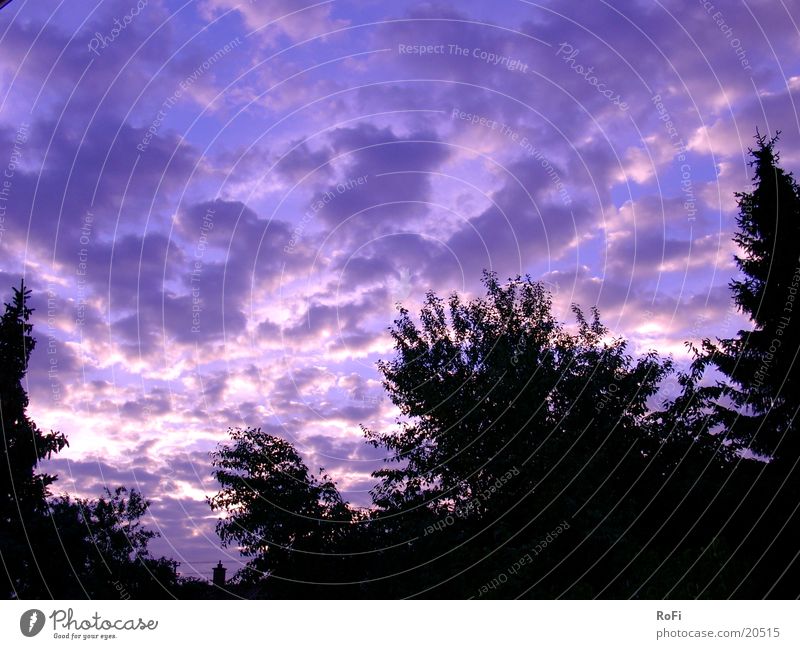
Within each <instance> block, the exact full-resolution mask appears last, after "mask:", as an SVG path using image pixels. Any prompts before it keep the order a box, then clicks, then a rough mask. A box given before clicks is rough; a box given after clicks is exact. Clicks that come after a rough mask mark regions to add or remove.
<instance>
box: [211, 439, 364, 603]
mask: <svg viewBox="0 0 800 649" xmlns="http://www.w3.org/2000/svg"><path fill="white" fill-rule="evenodd" d="M229 434H230V437H231V440H232V442H233V443H232V444H230V445H229V444H221V445H220V446H219V447H218V448H217V450H216V451H214V452H213V453H212V463H213V466H214V477H215V478H216V480H217V481H218V482H219V483H220V486H221V489H220V491H219V492H218V493H217V494H216V495H215V496H213V497H211V498H209V499H208V503H209V505H210V506H211V509H212V510H214V511H221V512H224V513H225V514H226V516H225V517H224V518H222V519H220V521H219V522H218V523H217V533H218V534H219V536H220V538H221V539H222V543H223V545H224V546H226V545H229V544H231V543H236V544H237V545H238V546H239V547H240V551H241V553H242V554H243V555H244V556H246V557H250V561H249V562H248V565H247V568H246V569H245V570H243V571H241V572H240V574H239V575H238V578H239V580H240V581H242V582H245V583H248V584H253V583H258V582H262V581H265V579H266V578H270V582H269V584H270V591H269V593H268V594H270V595H274V594H276V593H283V594H290V593H293V592H294V589H295V587H296V586H297V587H299V588H300V590H301V591H302V592H303V593H304V594H307V593H308V591H310V590H313V589H311V588H309V587H308V586H306V587H305V588H303V584H304V583H305V584H315V583H325V581H326V579H325V577H326V574H327V573H328V572H329V571H330V570H332V568H331V567H330V564H331V563H333V564H336V563H339V562H340V561H339V559H337V557H336V556H335V553H336V550H337V548H338V547H340V546H341V544H342V543H341V542H342V540H343V539H344V537H345V536H346V534H347V532H348V529H349V527H350V525H351V524H352V523H353V520H354V512H353V511H352V510H351V509H350V508H349V507H348V505H347V503H345V502H344V501H343V500H342V498H341V496H340V495H339V492H338V491H337V489H336V486H335V484H334V483H333V482H332V481H331V480H330V478H329V477H328V476H327V475H325V474H324V473H322V469H320V476H319V477H315V476H313V475H311V474H310V473H309V471H308V468H307V467H306V465H305V464H304V463H303V461H302V459H301V458H300V456H299V454H298V453H297V451H296V450H295V449H294V447H293V446H292V445H291V444H290V443H289V442H287V441H285V440H283V439H281V438H279V437H275V436H274V435H269V434H267V433H265V432H263V431H262V430H261V429H260V428H246V429H232V430H230V431H229ZM327 555H331V556H327ZM340 577H341V575H339V578H340Z"/></svg>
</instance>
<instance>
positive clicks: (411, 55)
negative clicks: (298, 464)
mask: <svg viewBox="0 0 800 649" xmlns="http://www.w3.org/2000/svg"><path fill="white" fill-rule="evenodd" d="M612 5H613V6H612ZM115 20H116V21H118V22H117V23H115ZM799 23H800V8H799V7H798V6H797V4H796V3H786V4H785V3H783V2H776V1H775V0H748V1H747V2H726V3H724V4H723V3H721V2H720V3H719V7H716V6H713V5H712V3H711V2H703V1H696V2H690V1H687V0H672V1H669V2H658V1H657V0H654V1H643V0H640V1H635V0H622V1H618V2H614V3H605V2H603V1H602V0H599V1H598V0H591V1H589V0H578V1H570V2H566V1H564V2H543V3H539V4H536V3H532V2H525V1H523V0H505V1H503V2H494V3H487V2H469V1H463V0H462V1H459V2H458V3H455V2H452V3H448V2H402V1H398V2H392V3H388V2H377V1H374V0H359V1H358V2H347V1H344V0H335V1H332V2H321V3H315V2H312V0H298V1H293V0H253V1H251V2H246V1H244V2H239V1H238V0H199V1H197V2H186V3H185V4H182V3H181V2H171V1H167V0H147V1H145V0H140V1H139V4H138V5H137V4H136V3H133V2H129V1H128V0H120V1H118V2H78V3H76V2H65V1H62V2H61V3H58V4H57V3H52V2H49V3H41V2H33V0H15V1H14V2H12V3H11V4H10V5H8V6H7V7H6V8H5V9H3V10H2V11H0V39H2V56H0V78H1V79H2V83H1V84H0V102H2V103H1V104H0V173H2V174H3V177H2V178H0V217H1V218H2V221H0V255H2V256H0V259H2V262H0V263H1V265H0V286H2V287H5V288H3V297H4V299H7V296H8V295H9V294H10V286H11V285H12V284H18V282H19V278H20V276H22V275H24V276H25V279H26V281H27V283H28V284H29V285H30V287H31V288H32V289H33V291H34V300H33V302H34V306H35V307H36V308H37V311H36V313H35V326H36V336H37V339H38V348H37V350H36V351H35V353H34V355H33V360H32V365H31V368H30V372H29V376H28V389H29V392H30V396H31V408H30V411H31V414H32V416H33V417H34V419H35V420H36V421H37V423H38V424H39V425H40V427H42V428H43V429H50V428H53V429H59V430H61V431H62V432H64V433H66V434H67V435H68V437H69V440H70V447H69V448H68V449H66V450H65V451H64V452H62V453H61V454H60V455H59V458H58V459H57V460H55V461H53V462H52V465H53V466H52V468H53V469H54V470H56V471H57V472H58V473H59V475H60V480H59V482H58V483H57V488H58V489H61V490H65V491H68V492H70V493H76V494H80V495H83V496H92V495H95V496H96V495H98V494H99V493H100V490H101V488H102V486H103V485H108V486H110V487H113V486H115V485H117V484H125V485H128V486H131V487H133V486H135V487H138V488H139V489H141V490H142V491H143V492H144V493H145V495H146V496H147V497H148V498H150V499H151V500H152V502H153V515H154V518H153V520H152V521H151V522H152V524H154V525H156V526H157V527H158V528H159V529H160V531H161V532H162V534H163V537H162V539H161V540H159V541H158V543H157V545H156V549H157V550H158V551H159V552H164V553H167V554H169V555H171V556H174V557H175V558H177V559H179V560H180V561H182V562H183V565H182V568H181V569H182V571H183V572H184V573H185V574H193V573H194V572H198V573H201V574H203V575H205V576H207V575H208V573H209V572H210V564H211V563H212V562H214V563H215V562H216V561H217V560H218V559H220V558H222V559H223V560H224V561H225V562H226V563H227V564H229V565H230V564H231V563H232V562H233V561H234V558H235V557H236V556H237V555H236V552H235V550H227V551H223V550H221V549H220V548H219V539H218V538H217V537H216V535H215V534H214V531H213V527H214V522H215V519H214V518H213V516H212V515H211V512H210V510H209V509H208V507H207V505H206V504H205V503H204V500H203V498H204V496H205V495H206V494H209V493H212V492H213V491H214V490H215V486H216V485H215V483H214V482H213V480H212V479H211V477H210V465H209V460H208V451H209V450H211V449H212V448H213V447H214V446H215V445H216V444H217V443H218V442H220V441H223V440H224V439H225V438H226V430H227V428H228V427H230V426H246V425H257V426H261V427H262V428H263V429H265V430H267V431H269V432H272V433H275V434H278V435H281V436H283V437H285V438H287V439H289V440H291V441H292V442H293V443H294V444H295V445H296V446H297V447H298V449H299V450H300V451H301V452H302V454H303V456H304V457H305V458H306V460H307V463H308V465H309V466H310V467H311V468H312V469H314V470H316V468H317V467H319V466H324V467H326V469H327V470H328V471H329V472H330V473H331V475H332V476H334V477H335V479H336V480H337V482H338V483H339V485H340V487H341V488H342V489H343V490H344V491H345V492H346V494H347V496H348V498H350V499H351V501H352V502H355V503H359V504H365V503H366V502H368V494H367V491H368V490H369V488H370V487H371V486H372V480H371V479H370V477H369V473H370V472H371V471H372V470H373V469H375V468H376V467H377V466H378V464H379V463H380V460H381V454H380V453H379V452H377V451H376V450H375V449H372V448H371V447H368V446H367V445H365V444H364V443H363V442H362V438H361V433H360V429H359V425H360V424H364V425H366V426H368V427H372V428H385V427H388V426H391V425H392V422H393V421H394V418H395V416H396V412H395V411H394V409H393V407H392V406H391V404H390V403H389V402H388V400H387V398H386V396H385V394H384V392H383V390H382V388H381V385H380V380H379V376H378V374H377V372H376V370H375V361H376V360H377V359H378V358H381V357H383V358H387V357H388V356H389V355H390V354H391V340H390V338H389V336H388V334H387V330H386V328H387V326H388V325H389V324H390V323H391V321H392V319H393V317H394V314H395V307H394V304H395V303H396V302H398V301H401V302H403V303H404V304H405V305H406V306H408V307H409V308H410V309H411V310H412V312H413V311H415V310H416V309H417V307H418V306H419V304H420V301H421V299H422V298H423V297H424V294H425V292H426V291H427V290H429V289H433V290H436V291H438V292H440V293H449V292H451V291H453V290H457V291H459V292H462V293H463V294H465V295H474V294H476V292H477V291H479V290H480V284H479V280H480V276H481V271H482V269H484V268H491V269H494V270H496V271H498V273H500V275H501V276H503V277H508V276H511V275H516V274H520V273H530V274H531V275H532V276H533V277H534V278H537V279H542V280H545V281H547V282H549V286H550V288H551V289H552V290H553V292H554V298H555V302H556V306H557V309H558V313H559V315H560V317H562V318H563V319H564V320H568V319H569V312H568V307H569V304H570V303H571V302H578V303H580V304H582V305H583V306H584V307H589V306H591V305H593V304H597V305H599V307H600V309H601V313H602V316H603V319H604V321H605V322H606V323H607V324H608V325H609V326H610V327H611V329H612V331H613V332H614V333H615V334H624V335H626V336H628V337H629V338H630V339H631V340H632V342H633V345H634V348H635V350H636V351H646V350H648V349H657V350H659V351H660V352H663V353H665V354H668V353H672V354H674V355H675V358H676V359H677V360H678V361H680V360H681V359H685V358H686V356H685V349H684V347H683V341H684V340H687V339H697V338H699V337H702V336H704V335H712V334H723V333H730V332H732V331H735V330H736V329H737V328H738V327H739V326H740V325H741V324H742V320H741V318H740V316H739V315H738V314H736V313H735V311H734V310H733V308H732V306H731V301H730V295H729V292H728V290H727V282H728V281H729V279H730V278H731V276H732V275H733V274H734V272H735V269H734V266H733V262H732V255H733V252H734V248H733V246H732V243H731V241H730V239H731V234H732V232H733V230H734V228H735V214H736V209H735V207H736V206H735V199H734V196H733V192H734V191H738V190H744V189H747V188H748V187H749V181H750V175H751V173H750V170H749V168H748V167H747V166H746V162H747V155H746V152H747V147H748V146H751V145H752V144H753V140H752V137H753V135H754V133H755V129H756V127H758V128H759V129H760V130H761V132H763V133H773V132H774V131H775V130H776V129H780V130H782V132H783V135H782V138H781V143H780V149H781V151H782V154H783V157H782V161H783V163H784V165H785V166H786V167H788V168H790V169H791V168H794V169H800V153H798V152H800V146H798V144H800V121H799V120H798V114H797V110H796V107H795V101H796V100H799V99H800V31H799V30H798V24H799ZM673 388H674V386H671V385H669V384H667V385H665V387H664V394H665V395H666V394H669V392H670V390H672V389H673ZM227 556H230V557H231V558H230V559H226V557H227Z"/></svg>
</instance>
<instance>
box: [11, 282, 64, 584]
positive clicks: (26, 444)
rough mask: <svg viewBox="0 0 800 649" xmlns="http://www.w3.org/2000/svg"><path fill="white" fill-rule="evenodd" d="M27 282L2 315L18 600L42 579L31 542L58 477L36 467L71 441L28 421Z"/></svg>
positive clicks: (30, 339) (30, 343)
mask: <svg viewBox="0 0 800 649" xmlns="http://www.w3.org/2000/svg"><path fill="white" fill-rule="evenodd" d="M29 297H30V291H29V290H27V289H26V288H25V284H24V282H23V283H22V284H21V285H20V288H19V289H14V297H13V300H12V301H11V303H10V304H8V303H7V304H6V305H5V313H4V314H3V315H2V317H0V434H1V435H2V444H0V529H2V535H0V559H2V563H3V567H4V569H5V574H6V575H7V576H8V578H9V581H10V590H11V592H12V593H13V594H16V595H18V596H20V595H22V594H23V593H25V592H27V591H28V590H29V588H30V585H31V583H32V581H33V582H35V581H36V577H35V575H37V574H39V575H41V570H40V568H39V566H38V563H37V560H36V557H35V556H34V554H33V551H32V543H33V542H34V541H35V538H34V537H35V536H37V535H38V532H37V528H38V526H39V525H40V523H41V521H42V520H43V517H44V516H45V514H46V512H47V507H48V505H47V496H48V487H49V485H50V484H52V483H53V481H55V479H56V477H55V476H53V475H49V474H46V473H37V471H36V468H37V465H38V464H39V463H40V462H41V461H42V460H44V459H45V458H48V457H50V456H51V455H52V454H53V453H57V452H58V451H60V450H61V449H62V448H63V447H64V446H65V445H66V443H67V440H66V437H64V436H63V435H62V434H60V433H54V432H50V433H48V434H45V433H42V431H41V430H39V428H38V427H37V426H36V424H35V423H34V422H33V421H31V419H30V418H29V417H28V415H27V413H26V410H27V408H28V395H27V393H26V392H25V388H24V386H23V380H24V378H25V374H26V372H27V369H28V360H29V359H30V355H31V352H32V351H33V348H34V345H35V344H36V341H35V340H34V338H33V336H32V335H31V331H32V329H33V325H32V324H31V323H30V317H31V314H32V312H33V310H32V309H31V308H30V307H29V306H28V298H29Z"/></svg>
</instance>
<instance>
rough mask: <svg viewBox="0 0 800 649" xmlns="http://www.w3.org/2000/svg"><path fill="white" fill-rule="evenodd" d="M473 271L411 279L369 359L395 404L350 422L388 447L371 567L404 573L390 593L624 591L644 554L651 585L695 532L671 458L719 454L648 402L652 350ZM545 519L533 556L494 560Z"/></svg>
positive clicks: (535, 534)
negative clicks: (421, 300)
mask: <svg viewBox="0 0 800 649" xmlns="http://www.w3.org/2000/svg"><path fill="white" fill-rule="evenodd" d="M484 284H485V286H486V296H485V297H484V298H476V299H473V300H471V301H469V302H466V303H465V302H464V301H463V300H462V299H461V298H460V297H459V296H458V295H456V294H454V295H452V296H451V297H450V298H449V300H448V301H447V302H445V301H444V300H442V299H441V298H439V297H437V296H436V295H435V294H433V293H429V294H428V296H427V299H426V302H425V304H424V306H423V308H422V311H421V313H420V316H419V323H417V322H416V321H415V320H414V319H413V318H412V317H411V315H410V313H409V312H408V311H407V310H406V309H402V308H401V311H400V316H399V317H398V319H397V320H396V321H395V323H394V326H393V327H392V328H391V330H390V331H391V335H392V337H393V338H394V341H395V352H396V353H395V357H394V358H393V359H392V360H389V361H384V362H381V363H380V364H379V369H380V371H381V373H382V374H383V376H384V387H385V389H386V390H387V392H388V394H389V395H390V397H391V399H392V402H393V403H394V404H395V405H396V406H397V407H398V408H399V410H400V413H401V417H400V419H399V421H398V426H397V428H396V429H394V430H390V431H383V432H380V431H378V432H375V431H369V430H368V431H366V435H367V439H368V440H369V441H370V442H371V443H372V444H373V445H375V446H376V447H379V448H383V449H386V451H387V455H388V460H387V466H386V467H384V468H382V469H380V470H378V471H377V472H375V474H374V476H375V477H376V478H377V479H378V480H379V484H378V485H377V487H376V488H375V490H374V492H373V495H374V504H375V511H374V512H373V520H374V522H375V526H376V527H377V528H378V529H379V531H380V532H381V538H382V547H383V548H384V549H383V550H381V554H382V561H379V562H376V565H377V566H380V565H382V566H383V567H384V569H383V575H385V574H386V566H391V569H392V570H394V571H398V570H400V571H403V575H404V576H403V580H402V582H401V581H400V580H398V582H397V586H396V589H395V590H392V591H391V592H390V594H391V595H392V596H410V595H414V594H418V593H424V594H425V595H426V596H429V595H431V594H432V593H435V594H437V595H441V596H446V597H463V596H465V594H467V595H470V594H473V595H474V594H475V593H476V591H477V592H480V588H481V584H485V583H487V582H491V580H492V579H494V578H497V576H498V575H499V574H503V575H504V577H507V580H506V581H505V582H503V583H505V584H507V585H506V587H505V588H504V591H503V592H502V594H500V593H499V591H498V596H502V597H513V596H517V595H521V594H526V595H527V596H533V597H548V596H562V595H565V594H567V595H569V596H596V595H598V594H601V593H603V594H604V595H605V596H611V597H622V596H625V597H628V596H631V595H633V594H634V593H635V592H637V591H638V590H639V588H640V587H641V586H642V584H643V582H645V581H647V580H648V578H650V577H651V576H652V575H653V574H655V572H656V571H657V569H658V570H660V571H661V577H660V578H656V579H650V582H649V585H648V589H649V590H647V591H645V592H646V593H648V594H649V595H651V596H662V595H663V593H664V591H665V590H666V589H668V588H669V587H671V586H672V583H671V582H669V580H668V579H665V576H669V575H673V576H674V574H680V573H681V570H680V568H679V566H683V567H684V568H686V567H687V566H686V565H685V564H684V563H683V561H684V560H685V557H686V556H696V555H697V554H699V548H698V546H699V544H700V543H703V542H705V543H710V541H711V540H712V538H713V537H711V538H708V537H704V538H696V536H695V537H691V538H690V539H689V540H688V541H684V537H685V533H686V531H687V529H688V528H689V525H688V523H687V520H692V521H693V520H695V519H687V518H684V515H685V514H688V513H690V510H692V508H694V507H695V506H698V507H699V506H701V505H702V503H703V502H704V501H703V498H702V497H698V496H696V495H693V497H692V498H691V499H690V500H689V501H688V502H685V498H684V497H685V495H686V494H687V493H688V492H690V491H691V488H692V487H694V486H695V485H697V486H699V491H700V492H702V488H703V486H704V484H705V482H704V481H703V480H702V479H701V478H700V476H698V475H697V474H690V473H687V471H686V470H685V467H686V466H696V465H695V464H692V463H685V462H683V459H684V458H685V456H690V457H692V458H695V459H698V461H700V460H699V458H701V457H702V458H703V461H705V462H706V463H709V462H710V461H711V460H712V459H714V460H715V461H716V464H715V466H716V467H717V468H719V467H722V466H724V465H725V462H726V460H727V459H728V458H729V456H728V455H725V454H720V455H715V450H716V449H715V448H714V447H713V445H711V444H695V440H694V439H691V438H689V437H688V436H687V435H686V434H684V432H683V431H679V430H677V429H676V426H675V425H674V424H675V422H673V417H674V414H675V409H674V408H672V407H670V408H666V409H665V410H663V411H659V412H657V413H654V412H652V411H651V409H650V407H649V400H650V399H651V397H653V395H654V394H655V393H656V391H657V390H658V386H659V383H660V382H661V381H662V379H663V378H664V377H665V376H667V375H668V374H670V373H671V372H672V362H671V361H670V360H667V359H661V358H659V357H658V356H657V355H656V354H655V353H654V352H650V353H648V354H645V355H644V356H642V357H640V358H638V359H634V358H632V357H631V356H630V355H629V354H628V352H627V343H626V341H625V340H624V339H621V338H615V337H612V336H611V334H610V332H609V331H608V330H607V328H606V327H604V326H603V325H602V323H601V322H600V318H599V315H598V313H597V311H596V310H593V312H592V317H591V319H589V318H587V317H586V316H585V315H584V313H583V312H582V311H581V309H580V308H578V307H577V306H576V307H574V308H573V311H574V314H575V317H576V326H575V328H574V329H572V330H570V329H568V328H567V327H565V326H564V325H562V324H560V323H559V322H557V321H556V319H555V318H554V316H553V315H552V307H551V300H550V296H549V294H548V293H547V291H545V289H544V288H543V287H542V285H541V284H538V283H536V282H533V281H532V280H531V279H530V278H525V279H521V278H516V279H514V280H510V281H509V282H507V283H505V284H501V283H500V282H499V281H498V279H497V277H496V276H495V275H494V274H491V273H486V274H485V276H484ZM670 432H674V435H670ZM709 475H711V474H709ZM713 475H714V476H715V477H716V475H718V474H717V473H713ZM681 508H682V509H681ZM679 510H680V512H681V513H680V514H679V515H678V516H676V517H669V516H665V514H664V512H665V511H667V512H673V511H676V512H677V511H679ZM692 513H693V511H692ZM665 519H666V520H665ZM565 523H567V525H565ZM667 523H668V524H667ZM378 524H380V526H379V527H378ZM562 529H567V530H569V532H567V533H565V534H564V536H563V537H561V538H559V540H558V541H557V542H556V543H553V544H552V545H551V546H550V547H551V549H548V552H547V555H546V558H545V557H544V556H542V557H539V558H537V560H536V561H535V565H532V566H531V567H529V568H527V569H526V570H525V571H524V574H522V573H518V571H516V570H515V571H514V575H513V576H509V575H507V574H506V570H507V569H508V568H509V566H514V565H518V564H519V561H520V558H521V557H525V556H530V550H531V548H535V547H537V546H539V545H541V540H542V539H547V538H552V535H553V530H562ZM701 529H702V528H701ZM709 561H711V559H706V560H704V561H701V562H699V565H698V569H699V570H705V571H706V572H711V571H709V570H708V568H709ZM715 567H716V566H715ZM380 574H381V573H377V574H373V577H378V576H380ZM694 588H695V586H694V583H693V582H692V583H691V584H689V585H687V586H686V587H685V589H684V590H680V589H679V592H680V593H681V594H684V593H690V592H691V593H693V592H694V590H693V589H694Z"/></svg>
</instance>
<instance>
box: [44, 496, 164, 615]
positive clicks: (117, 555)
mask: <svg viewBox="0 0 800 649" xmlns="http://www.w3.org/2000/svg"><path fill="white" fill-rule="evenodd" d="M149 505H150V503H149V502H148V501H147V500H145V499H144V497H143V496H142V494H141V493H140V492H138V491H137V490H135V489H133V490H131V491H130V492H128V490H127V489H125V488H124V487H117V488H116V489H115V490H114V491H113V492H112V491H110V490H109V489H105V493H104V495H103V496H100V497H99V498H97V499H91V498H75V499H73V498H71V497H70V496H68V495H62V496H60V497H58V498H54V499H52V500H51V501H50V502H49V515H48V516H47V517H42V518H41V519H40V520H39V521H38V525H37V528H38V529H37V530H36V532H37V536H36V539H35V541H34V544H35V545H36V546H38V548H39V549H44V548H47V549H48V550H49V557H50V560H49V562H48V564H49V565H48V566H47V567H46V568H45V572H44V575H45V582H46V584H45V585H46V588H47V591H48V594H49V595H50V596H52V597H56V598H77V597H88V598H90V599H109V598H126V599H127V598H139V599H155V598H163V597H168V596H174V594H175V593H176V592H178V589H179V583H178V578H177V575H176V570H177V567H178V562H176V561H174V560H172V559H167V558H165V557H160V558H156V557H154V556H152V554H151V553H150V550H149V547H148V546H149V543H150V541H151V540H152V539H154V538H156V537H158V536H159V534H158V533H157V532H154V531H152V530H150V529H148V528H146V527H145V526H144V525H143V523H142V518H143V517H144V516H145V514H146V513H147V510H148V507H149Z"/></svg>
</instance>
